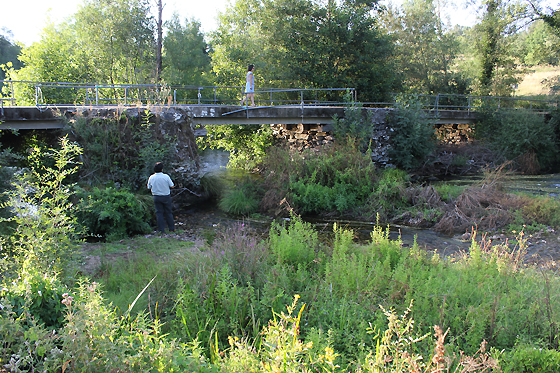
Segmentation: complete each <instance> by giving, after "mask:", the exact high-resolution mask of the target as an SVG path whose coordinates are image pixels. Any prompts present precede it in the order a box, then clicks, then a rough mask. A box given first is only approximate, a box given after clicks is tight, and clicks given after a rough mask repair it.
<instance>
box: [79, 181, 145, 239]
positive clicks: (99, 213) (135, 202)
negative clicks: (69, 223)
mask: <svg viewBox="0 0 560 373" xmlns="http://www.w3.org/2000/svg"><path fill="white" fill-rule="evenodd" d="M77 197H78V198H79V199H80V202H79V203H78V204H77V211H76V217H77V219H78V221H79V222H80V223H81V224H83V225H84V227H85V228H86V231H87V234H89V235H92V236H97V237H103V238H105V239H107V240H108V241H114V240H118V239H121V238H124V237H128V236H132V235H135V234H142V233H148V232H149V231H150V226H149V224H148V222H149V220H150V218H151V211H152V209H153V206H152V205H150V204H148V203H145V202H144V203H142V202H141V201H140V200H139V199H138V198H137V196H135V195H134V194H133V193H131V192H130V191H128V190H126V189H123V188H121V189H116V188H113V187H107V188H104V189H100V188H97V187H95V188H93V189H92V191H91V192H86V191H85V190H83V191H81V192H80V193H78V194H77Z"/></svg>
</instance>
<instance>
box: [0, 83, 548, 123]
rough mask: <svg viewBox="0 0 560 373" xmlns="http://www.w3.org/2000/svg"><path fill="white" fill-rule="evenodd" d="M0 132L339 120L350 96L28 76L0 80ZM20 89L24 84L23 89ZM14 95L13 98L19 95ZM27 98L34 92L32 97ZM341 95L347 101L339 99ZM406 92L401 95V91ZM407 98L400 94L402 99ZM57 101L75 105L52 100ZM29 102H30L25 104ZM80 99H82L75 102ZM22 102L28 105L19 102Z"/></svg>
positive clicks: (428, 105) (493, 101) (431, 104)
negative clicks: (164, 109)
mask: <svg viewBox="0 0 560 373" xmlns="http://www.w3.org/2000/svg"><path fill="white" fill-rule="evenodd" d="M0 83H1V84H3V85H4V92H8V94H5V95H4V96H2V97H0V129H56V128H62V127H63V126H64V122H65V121H64V118H71V117H73V116H75V115H78V114H80V113H83V112H86V111H92V110H96V111H101V112H102V111H103V110H108V109H111V108H113V109H114V108H118V109H122V110H124V109H126V108H129V107H135V108H146V109H148V108H155V107H158V106H173V107H178V108H183V109H188V110H189V111H190V112H192V114H193V123H195V124H199V125H223V124H241V125H254V124H286V125H291V124H316V125H329V124H332V123H333V121H334V119H333V117H335V116H336V117H338V118H344V114H345V107H347V106H348V102H347V101H348V99H350V100H351V101H352V102H355V101H356V98H357V92H356V90H355V89H353V88H327V89H278V88H269V89H263V90H260V91H257V92H255V102H256V103H257V104H258V106H256V107H243V106H240V105H239V103H240V102H239V101H240V98H241V96H242V95H243V93H242V89H243V88H242V87H217V86H215V87H200V86H162V85H125V84H112V85H108V84H85V83H84V84H81V83H80V84H78V83H48V82H27V81H9V80H5V81H0ZM18 87H19V89H18ZM22 87H23V88H25V89H22ZM18 95H19V96H18ZM30 96H34V97H31V98H30ZM344 96H346V98H345V97H344ZM400 96H406V95H400ZM408 96H414V98H415V99H416V100H420V102H421V103H422V105H423V108H424V110H426V111H427V112H428V113H429V114H430V115H431V116H433V117H434V118H436V123H438V124H445V123H453V124H472V123H473V122H474V121H475V119H476V111H477V109H480V108H481V107H483V106H492V107H496V108H517V109H525V110H532V111H539V112H547V111H549V110H550V108H551V107H557V102H555V101H546V100H528V99H524V98H515V97H513V98H512V97H490V96H473V95H452V94H437V95H408ZM405 98H406V97H405ZM59 100H67V101H71V102H75V103H73V104H60V103H56V101H59ZM30 101H32V102H31V104H30ZM77 102H81V103H79V104H78V103H77ZM20 103H27V106H25V105H20ZM361 105H362V106H363V108H362V110H364V111H368V110H373V109H375V108H377V109H378V108H392V107H393V106H394V105H395V100H393V101H392V102H376V103H372V102H366V103H362V104H361Z"/></svg>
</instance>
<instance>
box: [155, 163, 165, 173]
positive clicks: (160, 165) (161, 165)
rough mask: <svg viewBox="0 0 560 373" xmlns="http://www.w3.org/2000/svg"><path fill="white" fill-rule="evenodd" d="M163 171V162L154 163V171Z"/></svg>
mask: <svg viewBox="0 0 560 373" xmlns="http://www.w3.org/2000/svg"><path fill="white" fill-rule="evenodd" d="M162 171H163V163H161V162H157V163H156V164H155V165H154V172H162Z"/></svg>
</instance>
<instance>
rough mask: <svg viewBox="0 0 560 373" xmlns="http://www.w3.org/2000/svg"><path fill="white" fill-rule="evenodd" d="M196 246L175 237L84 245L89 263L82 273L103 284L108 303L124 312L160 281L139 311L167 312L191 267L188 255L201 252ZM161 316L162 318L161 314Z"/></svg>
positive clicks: (86, 262)
mask: <svg viewBox="0 0 560 373" xmlns="http://www.w3.org/2000/svg"><path fill="white" fill-rule="evenodd" d="M197 251H198V249H197V248H196V247H195V243H194V242H189V241H181V240H178V239H177V238H172V237H159V236H148V237H135V238H131V239H123V240H120V241H119V242H108V243H102V244H84V245H83V246H82V252H83V253H84V254H86V253H87V257H88V260H86V261H84V262H83V264H82V269H81V270H82V272H84V273H88V274H90V275H91V278H92V280H94V281H96V282H98V283H100V284H101V287H102V289H103V291H104V292H105V294H104V295H105V299H106V300H107V301H108V302H110V303H112V304H113V305H114V306H115V307H116V309H118V310H120V311H121V312H124V311H126V310H127V309H128V307H129V305H130V304H131V303H132V302H133V301H134V299H135V298H136V296H137V295H138V294H139V293H140V292H141V290H142V289H143V288H144V286H145V285H146V284H148V283H149V282H150V280H151V279H152V278H154V277H155V278H156V279H155V280H154V282H153V283H152V285H151V286H150V288H149V290H148V292H147V296H145V297H142V298H141V299H140V300H139V302H138V303H137V307H136V308H135V310H134V313H136V312H138V311H139V310H148V311H149V312H156V310H155V308H156V304H158V306H159V308H160V310H159V312H164V310H165V308H166V307H167V306H168V304H167V302H168V301H170V299H172V298H173V296H172V293H169V292H173V291H174V290H173V289H175V286H176V285H173V283H174V282H176V278H177V276H178V275H180V274H181V273H182V271H184V270H185V268H186V267H187V266H188V263H189V260H190V259H186V258H187V255H186V253H189V252H197ZM160 316H161V314H160Z"/></svg>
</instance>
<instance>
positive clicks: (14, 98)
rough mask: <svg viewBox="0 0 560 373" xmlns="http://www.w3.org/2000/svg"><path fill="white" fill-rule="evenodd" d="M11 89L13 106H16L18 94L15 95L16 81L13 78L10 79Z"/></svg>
mask: <svg viewBox="0 0 560 373" xmlns="http://www.w3.org/2000/svg"><path fill="white" fill-rule="evenodd" d="M10 91H11V92H12V106H16V96H15V95H14V82H13V81H11V80H10ZM2 102H4V101H2Z"/></svg>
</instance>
